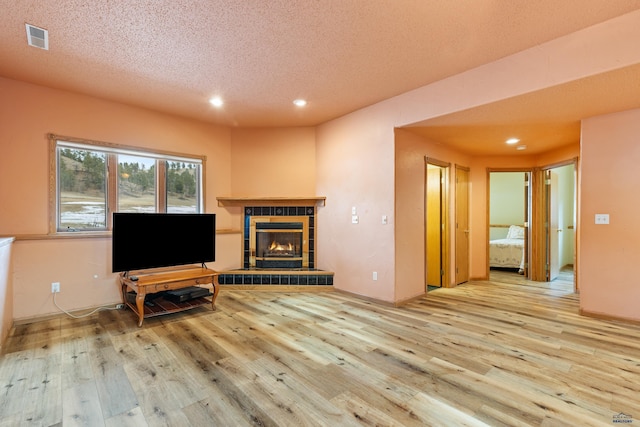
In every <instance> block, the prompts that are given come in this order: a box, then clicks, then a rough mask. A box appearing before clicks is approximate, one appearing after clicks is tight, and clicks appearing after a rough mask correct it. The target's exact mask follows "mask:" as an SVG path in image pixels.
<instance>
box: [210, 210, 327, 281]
mask: <svg viewBox="0 0 640 427" xmlns="http://www.w3.org/2000/svg"><path fill="white" fill-rule="evenodd" d="M229 200H232V201H233V202H235V203H236V204H238V203H242V202H249V200H242V199H241V200H238V199H222V203H221V198H219V199H218V203H219V204H221V205H222V206H226V205H229ZM250 201H253V202H256V201H257V203H254V204H248V203H247V204H243V205H242V208H243V214H244V216H243V227H242V230H241V232H242V267H241V268H239V269H235V270H228V271H223V272H221V273H220V276H219V278H218V280H219V282H220V284H221V285H253V286H256V285H259V286H264V285H278V286H281V285H285V286H291V285H294V286H300V285H310V286H331V285H333V273H332V272H328V271H322V270H318V269H316V268H315V267H316V255H317V252H316V205H315V202H316V200H312V199H305V200H304V201H305V202H307V203H305V204H304V205H302V204H301V205H291V203H292V201H291V199H282V200H280V201H274V200H273V199H267V200H259V199H251V200H250ZM322 201H324V199H323V198H322ZM309 202H312V203H309Z"/></svg>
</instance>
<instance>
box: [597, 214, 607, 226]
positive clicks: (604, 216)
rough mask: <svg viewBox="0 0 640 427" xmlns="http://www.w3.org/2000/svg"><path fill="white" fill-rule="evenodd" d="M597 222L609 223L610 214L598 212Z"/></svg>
mask: <svg viewBox="0 0 640 427" xmlns="http://www.w3.org/2000/svg"><path fill="white" fill-rule="evenodd" d="M596 224H609V214H596Z"/></svg>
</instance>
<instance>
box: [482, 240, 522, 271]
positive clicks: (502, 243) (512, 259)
mask: <svg viewBox="0 0 640 427" xmlns="http://www.w3.org/2000/svg"><path fill="white" fill-rule="evenodd" d="M489 266H490V267H504V268H518V269H521V270H522V269H524V239H497V240H491V241H490V242H489Z"/></svg>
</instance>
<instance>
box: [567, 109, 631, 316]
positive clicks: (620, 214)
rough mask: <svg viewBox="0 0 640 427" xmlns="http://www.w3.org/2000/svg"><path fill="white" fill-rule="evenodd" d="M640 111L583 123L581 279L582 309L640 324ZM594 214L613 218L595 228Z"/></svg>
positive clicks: (588, 120) (580, 224)
mask: <svg viewBox="0 0 640 427" xmlns="http://www.w3.org/2000/svg"><path fill="white" fill-rule="evenodd" d="M638 135H640V110H632V111H625V112H621V113H617V114H611V115H606V116H599V117H593V118H590V119H587V120H584V121H583V123H582V145H581V156H580V157H581V162H580V181H581V185H580V190H579V191H580V214H579V232H580V241H579V254H580V262H579V264H578V276H579V277H580V308H581V310H582V311H584V312H586V313H590V314H596V315H604V316H614V317H621V318H626V319H632V320H636V321H640V309H639V308H638V302H639V301H640V282H639V280H638V260H639V259H640V245H638V242H639V241H640V221H638V217H639V216H638V212H640V201H638V198H637V194H638V183H639V182H640V169H639V168H638V164H640V144H638ZM595 214H609V215H610V224H609V225H596V224H595V220H594V217H595Z"/></svg>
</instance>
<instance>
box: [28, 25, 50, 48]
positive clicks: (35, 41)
mask: <svg viewBox="0 0 640 427" xmlns="http://www.w3.org/2000/svg"><path fill="white" fill-rule="evenodd" d="M25 25H26V26H27V41H28V42H29V46H33V47H38V48H40V49H44V50H49V32H48V31H47V30H45V29H44V28H38V27H35V26H33V25H31V24H25Z"/></svg>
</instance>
